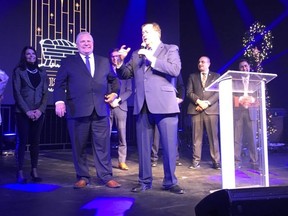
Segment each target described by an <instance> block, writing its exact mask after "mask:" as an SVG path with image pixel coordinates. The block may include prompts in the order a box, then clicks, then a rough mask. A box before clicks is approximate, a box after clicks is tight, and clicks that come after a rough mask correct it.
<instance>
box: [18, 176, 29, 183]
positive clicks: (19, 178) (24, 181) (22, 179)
mask: <svg viewBox="0 0 288 216" xmlns="http://www.w3.org/2000/svg"><path fill="white" fill-rule="evenodd" d="M17 183H19V184H26V183H27V179H26V178H22V177H19V176H18V177H17Z"/></svg>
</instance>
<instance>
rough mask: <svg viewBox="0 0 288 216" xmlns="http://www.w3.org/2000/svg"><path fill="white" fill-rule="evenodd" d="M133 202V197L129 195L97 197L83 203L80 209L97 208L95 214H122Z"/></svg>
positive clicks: (98, 215) (103, 215) (101, 215)
mask: <svg viewBox="0 0 288 216" xmlns="http://www.w3.org/2000/svg"><path fill="white" fill-rule="evenodd" d="M133 203H134V198H130V197H98V198H96V199H94V200H92V201H91V202H89V203H87V204H86V205H84V206H83V207H82V209H90V210H91V209H97V216H107V215H113V216H123V215H124V213H125V211H127V210H128V209H130V208H131V206H132V205H133ZM95 215H96V214H95Z"/></svg>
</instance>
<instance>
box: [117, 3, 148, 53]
mask: <svg viewBox="0 0 288 216" xmlns="http://www.w3.org/2000/svg"><path fill="white" fill-rule="evenodd" d="M146 4H147V2H146V0H131V1H129V5H128V7H127V10H126V12H125V17H124V19H123V24H122V26H121V29H120V33H119V36H118V37H119V39H118V43H120V45H123V44H125V45H127V47H130V48H132V50H135V49H137V48H140V45H141V42H142V40H141V26H142V24H144V23H145V20H146V9H147V6H146Z"/></svg>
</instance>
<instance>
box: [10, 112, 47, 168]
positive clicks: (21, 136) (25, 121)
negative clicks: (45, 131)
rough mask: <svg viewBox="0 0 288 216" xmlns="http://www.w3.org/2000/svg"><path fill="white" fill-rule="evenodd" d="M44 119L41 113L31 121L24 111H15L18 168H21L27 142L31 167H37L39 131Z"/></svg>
mask: <svg viewBox="0 0 288 216" xmlns="http://www.w3.org/2000/svg"><path fill="white" fill-rule="evenodd" d="M44 119H45V114H42V115H41V116H40V117H39V119H38V120H36V121H32V120H31V119H29V118H28V117H27V115H26V114H24V113H16V126H17V135H18V140H17V142H16V149H15V156H16V162H17V168H18V170H22V169H23V165H24V159H25V149H26V146H27V144H28V143H29V144H30V146H29V151H30V158H31V167H32V168H37V166H38V156H39V143H40V137H41V131H42V127H43V123H44Z"/></svg>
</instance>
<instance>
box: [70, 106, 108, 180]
mask: <svg viewBox="0 0 288 216" xmlns="http://www.w3.org/2000/svg"><path fill="white" fill-rule="evenodd" d="M67 125H68V131H69V134H70V140H71V144H72V151H73V161H74V167H75V171H76V175H77V179H84V180H85V181H87V182H89V180H90V174H89V166H88V161H87V144H88V142H89V138H90V137H91V141H92V143H91V145H92V151H93V157H94V164H95V168H96V174H97V177H98V178H100V179H101V180H102V182H103V183H104V184H106V183H107V182H108V181H110V180H111V179H112V164H111V156H110V124H109V117H108V116H104V117H101V116H98V115H97V114H96V112H95V111H93V113H92V114H91V115H90V116H87V117H81V118H68V119H67Z"/></svg>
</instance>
